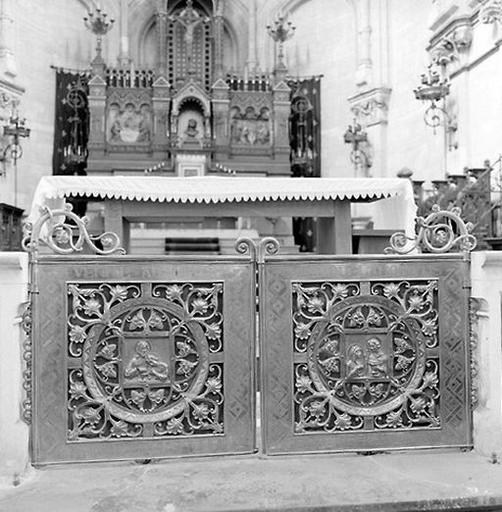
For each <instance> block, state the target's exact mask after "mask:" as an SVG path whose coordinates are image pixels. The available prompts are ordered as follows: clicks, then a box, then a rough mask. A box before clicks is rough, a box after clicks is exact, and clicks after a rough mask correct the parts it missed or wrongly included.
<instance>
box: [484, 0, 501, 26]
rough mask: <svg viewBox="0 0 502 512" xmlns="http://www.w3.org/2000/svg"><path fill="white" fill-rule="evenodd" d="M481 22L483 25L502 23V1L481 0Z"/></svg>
mask: <svg viewBox="0 0 502 512" xmlns="http://www.w3.org/2000/svg"><path fill="white" fill-rule="evenodd" d="M480 3H481V7H480V9H479V20H480V21H481V23H485V24H489V23H497V22H498V23H502V0H481V2H480Z"/></svg>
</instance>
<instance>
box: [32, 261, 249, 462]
mask: <svg viewBox="0 0 502 512" xmlns="http://www.w3.org/2000/svg"><path fill="white" fill-rule="evenodd" d="M254 269H255V267H254V263H253V262H252V261H250V260H249V259H246V258H242V257H235V258H226V257H218V258H212V259H210V258H199V259H196V260H194V259H193V258H192V259H187V258H184V259H183V258H164V259H158V258H157V259H155V258H142V259H135V258H131V257H126V256H121V257H113V256H112V257H109V258H105V259H103V258H96V257H85V256H79V257H78V258H75V257H73V256H70V257H64V256H63V257H61V256H46V257H40V258H39V260H38V262H37V263H36V273H37V276H36V282H37V285H38V290H37V291H38V294H37V295H36V296H35V297H36V298H35V301H34V317H33V320H34V340H35V343H34V347H33V352H34V353H33V356H34V357H33V361H34V367H33V372H34V379H33V382H34V390H33V392H34V400H33V407H34V414H33V461H34V462H35V463H38V464H42V463H43V464H45V463H51V462H66V461H86V460H113V459H149V458H157V457H166V456H182V455H204V454H217V453H246V452H252V451H254V449H255V414H254V401H255V398H254V395H255V390H254V357H255V348H254V324H255V318H254V311H255V306H254V303H255V299H254V297H255V295H254V294H255V270H254Z"/></svg>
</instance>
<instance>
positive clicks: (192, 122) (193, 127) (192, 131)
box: [185, 118, 199, 139]
mask: <svg viewBox="0 0 502 512" xmlns="http://www.w3.org/2000/svg"><path fill="white" fill-rule="evenodd" d="M185 135H186V136H187V138H189V139H195V138H196V137H197V136H198V135H199V130H198V129H197V119H193V118H190V119H189V120H188V123H187V128H186V130H185Z"/></svg>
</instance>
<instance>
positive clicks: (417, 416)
mask: <svg viewBox="0 0 502 512" xmlns="http://www.w3.org/2000/svg"><path fill="white" fill-rule="evenodd" d="M437 285H438V283H437V280H413V281H371V282H369V283H362V282H357V281H354V282H315V283H314V282H295V283H293V291H292V294H293V296H292V299H293V304H292V307H293V340H294V346H293V350H294V352H295V356H294V361H295V363H294V379H295V384H294V397H293V406H294V411H295V433H296V434H308V433H312V432H325V433H330V432H346V431H382V430H408V429H415V428H421V429H438V428H440V427H441V414H440V412H441V411H440V384H439V381H440V375H439V369H440V364H439V357H438V348H439V339H438V309H437V308H438V286H437Z"/></svg>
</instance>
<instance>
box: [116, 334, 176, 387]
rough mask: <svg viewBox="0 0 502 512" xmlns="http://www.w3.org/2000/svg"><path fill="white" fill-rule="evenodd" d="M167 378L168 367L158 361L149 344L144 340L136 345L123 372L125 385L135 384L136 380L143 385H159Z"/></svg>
mask: <svg viewBox="0 0 502 512" xmlns="http://www.w3.org/2000/svg"><path fill="white" fill-rule="evenodd" d="M168 377H169V366H168V365H167V363H164V362H162V361H161V360H160V358H159V356H158V355H157V354H156V353H155V352H153V350H152V346H151V344H150V343H149V342H148V341H146V340H140V341H138V343H137V344H136V347H135V354H134V355H133V356H132V358H131V359H130V360H129V362H128V363H127V366H126V368H125V370H124V381H125V383H126V384H131V383H135V382H136V380H138V381H139V382H141V383H144V384H148V385H151V384H159V383H163V382H166V381H167V380H168Z"/></svg>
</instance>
